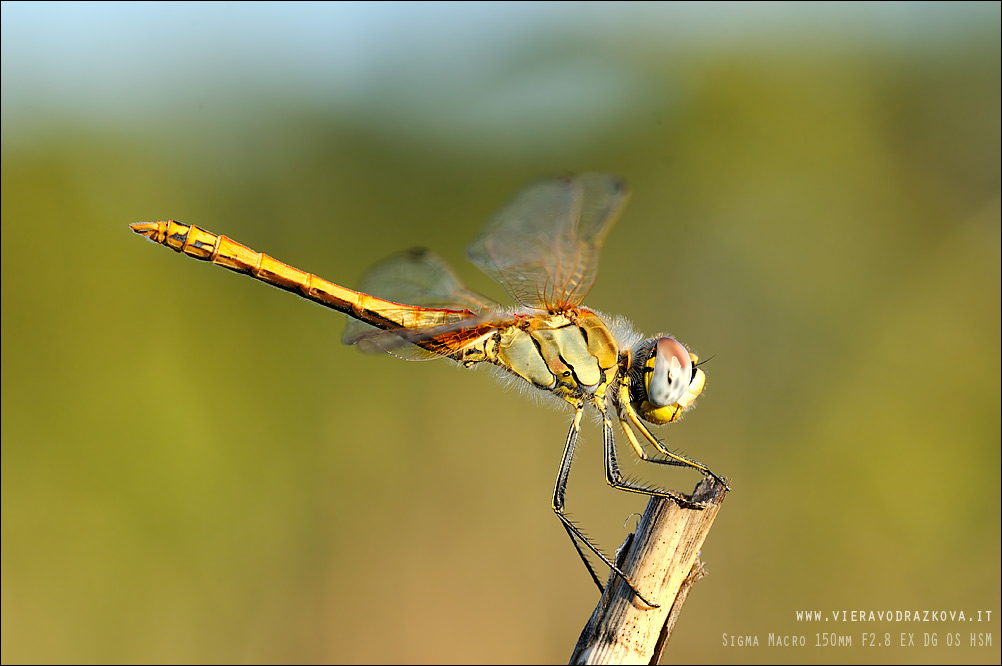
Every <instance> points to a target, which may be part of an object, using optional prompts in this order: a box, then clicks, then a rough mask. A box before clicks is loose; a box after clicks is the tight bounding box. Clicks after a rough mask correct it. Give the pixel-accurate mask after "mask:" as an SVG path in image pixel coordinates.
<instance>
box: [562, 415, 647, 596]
mask: <svg viewBox="0 0 1002 666" xmlns="http://www.w3.org/2000/svg"><path fill="white" fill-rule="evenodd" d="M574 410H575V411H574V420H573V421H572V422H571V427H570V429H569V430H568V431H567V440H566V441H565V442H564V455H563V457H562V458H561V460H560V473H559V474H557V483H556V486H555V487H554V489H553V504H552V506H553V512H554V513H555V514H557V518H559V519H560V522H561V523H562V524H563V526H564V530H566V532H567V535H568V536H569V537H570V538H571V543H573V544H574V549H575V550H576V551H577V552H578V555H579V556H580V557H581V561H582V562H584V564H585V567H586V568H587V569H588V573H590V574H591V577H592V580H594V581H595V584H596V585H597V586H598V589H599V590H600V591H602V592H604V591H605V588H604V587H603V585H602V582H601V581H600V580H599V577H598V574H597V573H595V569H594V567H592V565H591V562H589V561H588V558H587V557H585V554H584V551H582V550H581V546H580V544H582V543H583V544H584V545H585V546H587V547H588V548H589V549H590V550H591V551H592V552H593V553H595V554H596V555H598V557H599V559H601V560H602V561H603V562H604V563H605V564H606V566H608V567H609V568H610V569H612V571H614V572H615V573H616V575H617V576H619V577H620V578H622V579H623V581H624V582H625V583H626V584H627V585H628V586H629V588H630V589H631V590H633V593H634V594H635V595H637V597H639V598H640V600H641V601H643V602H644V603H645V604H647V605H648V606H650V607H652V608H660V606H658V605H657V604H654V603H651V602H650V601H648V600H647V599H646V598H645V597H644V595H642V594H640V592H639V591H638V590H637V588H636V586H634V584H633V583H632V582H631V581H630V579H629V577H627V575H626V574H625V573H623V571H622V570H621V569H620V568H619V567H617V566H616V565H615V564H613V562H612V561H611V560H609V558H608V557H606V556H605V555H604V554H603V553H602V551H600V550H599V549H598V547H596V546H595V544H593V543H592V542H591V541H589V540H588V537H586V536H585V535H584V532H582V531H581V529H580V528H578V526H577V525H575V524H574V523H572V522H571V519H570V518H568V517H567V515H566V513H565V511H564V497H565V495H566V492H567V479H568V477H569V476H570V472H571V462H573V460H574V447H575V446H576V445H577V439H578V434H579V433H580V432H581V416H582V414H583V413H584V403H583V402H578V403H575V404H574ZM603 415H604V413H603ZM606 420H608V419H606Z"/></svg>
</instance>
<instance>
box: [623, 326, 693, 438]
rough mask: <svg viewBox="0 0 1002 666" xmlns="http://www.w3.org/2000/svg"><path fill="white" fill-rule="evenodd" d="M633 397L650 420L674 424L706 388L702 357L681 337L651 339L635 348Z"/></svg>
mask: <svg viewBox="0 0 1002 666" xmlns="http://www.w3.org/2000/svg"><path fill="white" fill-rule="evenodd" d="M632 359H633V362H632V367H631V368H630V377H631V381H630V398H631V401H632V403H633V406H634V408H636V410H637V412H638V413H639V414H640V416H641V417H642V418H643V419H644V420H645V421H648V422H650V423H656V424H658V425H662V424H665V423H671V422H672V421H675V420H677V419H678V418H679V417H681V416H682V413H683V412H684V411H685V410H687V409H688V408H689V407H691V406H692V403H693V402H695V401H696V398H698V397H699V394H700V393H702V391H703V384H704V383H705V382H706V375H705V374H703V371H702V370H700V369H699V368H698V367H696V363H697V361H698V360H699V359H698V357H697V356H696V355H695V354H692V353H690V352H689V351H688V350H687V349H686V348H685V347H684V346H683V345H682V343H680V342H679V341H678V340H675V339H674V338H669V337H660V338H649V339H647V340H644V341H643V342H641V343H639V344H638V345H637V346H636V347H635V348H634V350H633V354H632Z"/></svg>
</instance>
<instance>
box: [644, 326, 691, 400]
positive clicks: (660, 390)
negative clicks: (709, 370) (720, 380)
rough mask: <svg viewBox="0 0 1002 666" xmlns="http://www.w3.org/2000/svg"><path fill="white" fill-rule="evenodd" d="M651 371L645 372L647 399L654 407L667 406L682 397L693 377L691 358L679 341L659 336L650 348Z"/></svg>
mask: <svg viewBox="0 0 1002 666" xmlns="http://www.w3.org/2000/svg"><path fill="white" fill-rule="evenodd" d="M651 359H652V360H653V361H654V369H653V372H650V373H647V399H648V401H650V403H651V404H652V405H654V406H655V407H667V406H668V405H673V404H675V403H676V402H678V401H679V400H681V399H682V396H683V395H685V391H686V389H687V388H689V383H690V382H691V381H692V378H693V366H692V359H691V358H690V357H689V352H688V351H686V348H685V347H683V346H682V344H681V343H680V342H678V341H677V340H674V339H672V338H660V339H659V340H658V341H657V342H656V343H655V344H654V348H653V349H652V350H651Z"/></svg>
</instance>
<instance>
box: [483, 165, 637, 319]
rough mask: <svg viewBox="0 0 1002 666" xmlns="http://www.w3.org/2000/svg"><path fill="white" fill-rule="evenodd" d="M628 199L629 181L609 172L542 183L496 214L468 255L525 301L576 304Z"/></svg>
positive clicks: (546, 304)
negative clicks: (607, 236)
mask: <svg viewBox="0 0 1002 666" xmlns="http://www.w3.org/2000/svg"><path fill="white" fill-rule="evenodd" d="M628 198H629V193H628V191H627V189H626V185H625V184H624V183H623V182H622V181H620V180H618V179H617V178H615V177H613V176H609V175H606V174H582V175H579V176H575V177H572V178H562V179H556V180H549V181H544V182H541V183H537V184H536V185H532V186H530V187H529V188H527V189H525V190H523V191H522V192H521V193H519V194H518V195H517V196H516V197H515V199H513V200H512V201H511V203H509V204H508V205H507V206H505V207H504V208H502V209H501V210H499V211H498V212H497V213H495V214H494V215H493V216H492V217H491V218H490V219H489V220H488V221H487V224H486V225H485V227H484V230H483V232H482V233H481V235H480V236H479V237H478V238H477V239H476V240H475V241H473V243H472V244H471V245H470V246H469V248H467V250H466V254H467V256H468V257H469V259H470V261H472V262H473V263H474V264H476V265H477V267H479V268H480V269H481V270H483V271H484V272H485V273H487V274H488V275H490V276H491V277H492V278H494V279H495V280H496V281H497V282H498V283H499V284H501V286H503V287H504V288H505V290H506V291H507V292H508V293H509V294H510V295H511V297H512V298H514V299H515V300H516V301H518V302H519V303H521V304H522V305H525V306H528V307H532V308H537V309H540V308H541V309H545V310H550V311H553V310H558V309H561V308H563V307H567V306H574V305H577V304H579V303H580V302H581V301H582V300H583V299H584V297H585V294H587V293H588V290H589V289H590V288H591V286H592V284H593V283H594V282H595V276H596V274H597V272H598V253H599V249H600V248H601V247H602V242H603V241H604V240H605V237H606V235H607V234H608V233H609V230H610V229H611V228H612V225H613V224H614V223H615V221H616V218H617V217H618V216H619V213H620V212H621V211H622V209H623V207H624V206H625V204H626V201H627V199H628Z"/></svg>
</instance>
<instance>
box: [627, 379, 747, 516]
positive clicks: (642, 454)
mask: <svg viewBox="0 0 1002 666" xmlns="http://www.w3.org/2000/svg"><path fill="white" fill-rule="evenodd" d="M618 398H619V399H618V400H617V405H618V412H619V424H620V426H621V427H622V428H623V432H624V433H625V434H626V437H627V439H629V440H630V444H631V445H632V446H633V450H634V451H636V453H637V457H638V458H640V459H641V460H644V461H646V462H652V463H656V464H658V465H675V466H678V467H692V468H694V469H698V470H699V471H700V472H701V473H702V474H703V476H711V477H713V478H714V479H716V481H717V482H718V483H720V484H721V485H722V486H724V488H727V490H730V489H731V488H730V486H728V485H727V482H726V481H724V480H723V479H722V478H720V477H719V476H717V475H716V474H714V473H713V471H712V470H711V469H710V468H709V467H707V466H706V465H704V464H703V463H701V462H698V461H696V460H693V459H691V458H687V457H686V456H683V455H681V454H678V453H674V452H672V451H669V450H668V448H667V447H666V446H665V445H664V444H663V443H662V442H661V440H660V439H658V438H657V437H656V436H655V435H654V433H652V432H651V431H650V428H648V427H647V426H646V425H645V424H644V422H643V421H641V420H640V417H639V416H637V412H636V410H634V409H633V406H632V405H631V404H630V401H629V387H628V385H626V384H621V385H620V388H619V395H618ZM624 415H625V416H626V418H623V417H624ZM630 425H633V427H634V428H636V429H637V430H639V431H640V433H641V434H642V435H643V436H644V439H646V440H647V441H648V442H650V443H651V445H653V446H654V448H656V449H657V450H658V452H660V453H662V454H663V455H664V456H665V457H664V458H654V457H652V456H650V455H648V454H647V451H645V450H644V448H643V447H642V446H640V443H639V442H638V441H637V438H636V436H635V435H634V434H633V431H632V429H631V428H630ZM658 494H662V493H658ZM669 496H670V497H674V495H669Z"/></svg>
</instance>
